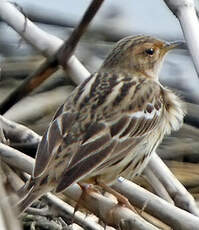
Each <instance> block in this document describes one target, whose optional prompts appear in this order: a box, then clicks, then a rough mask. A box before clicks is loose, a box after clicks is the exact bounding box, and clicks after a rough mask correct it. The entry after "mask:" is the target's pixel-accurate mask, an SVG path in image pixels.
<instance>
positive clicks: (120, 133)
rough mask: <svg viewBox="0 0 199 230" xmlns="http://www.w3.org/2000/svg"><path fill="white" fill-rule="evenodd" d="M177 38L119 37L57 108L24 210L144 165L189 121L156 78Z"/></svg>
mask: <svg viewBox="0 0 199 230" xmlns="http://www.w3.org/2000/svg"><path fill="white" fill-rule="evenodd" d="M179 44H180V43H167V42H164V41H160V40H157V39H155V38H152V37H149V36H130V37H126V38H124V39H122V40H120V41H119V42H118V43H117V44H116V46H115V47H114V48H113V50H112V51H111V53H110V54H109V55H108V57H107V58H106V59H105V61H104V63H103V65H102V66H101V68H100V69H99V71H98V72H96V73H94V74H92V75H91V76H90V77H89V78H88V79H86V80H85V81H84V82H83V83H82V84H81V85H79V86H78V87H77V88H76V89H75V90H74V91H73V92H72V94H71V95H70V96H69V97H68V98H67V100H66V102H65V103H64V104H63V105H62V106H61V107H60V108H59V109H58V111H57V112H56V114H55V116H54V119H53V120H52V122H51V123H50V125H49V128H48V130H47V131H46V133H45V135H44V136H43V138H42V141H41V143H40V145H39V148H38V151H37V155H36V163H35V168H34V172H33V175H32V177H31V180H30V181H29V182H28V184H27V185H26V189H27V191H28V192H27V194H26V196H25V197H24V198H23V199H22V200H21V201H20V202H19V204H18V207H19V210H21V211H23V210H25V209H26V208H27V207H28V206H29V205H30V204H31V203H32V202H33V201H34V200H35V199H38V198H39V197H40V196H42V195H43V194H45V193H47V192H49V191H54V192H55V193H59V192H62V191H64V190H65V189H66V188H67V187H68V186H70V185H71V184H73V183H75V182H79V183H80V184H82V183H83V184H84V183H86V184H98V185H105V186H106V185H107V186H108V185H110V184H111V183H113V182H114V181H115V180H116V179H117V178H118V177H120V176H122V177H124V178H133V176H135V175H136V174H140V173H141V172H142V170H143V169H144V167H145V166H146V164H147V162H148V161H149V159H150V156H151V154H152V153H153V152H154V151H155V149H156V148H157V146H158V144H159V143H160V142H161V141H162V139H163V137H164V135H165V134H169V133H170V132H171V131H172V130H178V129H179V128H180V127H181V126H182V123H183V117H184V114H185V109H184V104H183V102H182V101H181V100H180V99H179V98H178V97H177V96H176V95H175V94H174V93H173V92H172V91H171V90H169V89H167V88H165V87H163V86H162V85H161V84H160V82H159V80H158V72H159V70H160V67H161V64H162V62H163V58H164V57H165V54H166V53H167V52H168V51H169V50H171V49H173V48H175V47H177V46H178V45H179ZM174 77H175V76H174Z"/></svg>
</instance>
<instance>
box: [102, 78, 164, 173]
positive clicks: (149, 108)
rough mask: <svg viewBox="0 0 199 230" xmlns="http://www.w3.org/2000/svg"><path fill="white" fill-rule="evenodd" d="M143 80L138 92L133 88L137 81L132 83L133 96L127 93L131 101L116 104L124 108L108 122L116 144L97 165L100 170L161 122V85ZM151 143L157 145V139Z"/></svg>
mask: <svg viewBox="0 0 199 230" xmlns="http://www.w3.org/2000/svg"><path fill="white" fill-rule="evenodd" d="M146 83H147V84H142V87H141V88H140V89H141V90H142V92H140V93H138V91H136V87H137V86H138V87H139V85H135V89H134V90H133V92H132V95H133V94H134V96H133V97H130V98H131V102H127V105H128V106H126V107H125V108H121V106H120V105H118V108H121V109H122V110H123V111H126V112H124V115H123V116H120V117H119V118H118V119H116V120H115V121H110V122H109V127H110V132H111V136H112V138H113V139H114V140H116V143H117V145H116V147H115V149H114V152H113V153H112V154H111V156H110V158H109V159H108V161H105V162H104V163H103V164H101V165H100V166H99V167H98V169H99V170H100V169H102V168H103V167H107V166H108V165H114V164H116V163H117V162H119V161H120V160H122V159H123V158H124V157H125V155H126V154H127V153H128V152H129V151H133V148H135V147H136V145H138V144H139V143H140V142H142V140H143V139H144V138H145V137H146V136H147V135H150V133H152V132H153V131H154V130H157V129H158V128H159V127H160V122H164V121H163V119H164V118H163V116H164V102H163V98H162V89H161V86H160V85H159V84H157V83H153V82H152V81H147V82H146ZM124 100H125V98H124ZM129 105H130V106H129ZM131 105H133V106H131ZM150 144H153V146H156V144H157V143H150ZM146 151H147V149H146Z"/></svg>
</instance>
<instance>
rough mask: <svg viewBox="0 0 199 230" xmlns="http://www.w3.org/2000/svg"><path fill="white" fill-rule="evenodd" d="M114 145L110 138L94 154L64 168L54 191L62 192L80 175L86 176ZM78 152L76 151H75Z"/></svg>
mask: <svg viewBox="0 0 199 230" xmlns="http://www.w3.org/2000/svg"><path fill="white" fill-rule="evenodd" d="M114 146H115V141H114V140H111V139H110V141H109V142H108V145H105V146H104V147H103V148H100V150H99V151H97V152H95V154H91V155H88V156H87V157H85V158H83V159H82V160H79V161H77V162H76V164H73V165H72V167H69V168H67V169H66V171H65V172H64V173H63V175H62V177H61V178H60V180H59V182H58V186H57V188H56V191H55V192H62V191H63V190H64V189H66V188H67V187H68V186H70V185H71V184H73V183H74V182H76V181H77V180H78V181H79V180H80V179H81V178H82V177H86V176H87V175H88V174H89V173H90V172H92V171H93V170H95V169H96V167H97V166H98V165H100V164H102V163H103V161H104V160H105V159H106V158H107V157H108V156H109V155H110V154H111V153H112V151H113V149H114ZM77 154H78V153H77Z"/></svg>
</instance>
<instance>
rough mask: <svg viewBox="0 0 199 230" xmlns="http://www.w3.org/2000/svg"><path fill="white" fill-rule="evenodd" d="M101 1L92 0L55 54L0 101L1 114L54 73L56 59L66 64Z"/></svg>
mask: <svg viewBox="0 0 199 230" xmlns="http://www.w3.org/2000/svg"><path fill="white" fill-rule="evenodd" d="M103 1H104V0H93V1H92V3H91V4H90V5H89V7H88V10H87V11H86V13H85V14H84V16H83V18H82V20H81V21H80V23H79V25H78V26H77V28H76V29H75V30H74V31H73V33H72V34H71V36H70V37H69V39H68V40H67V41H66V42H65V43H64V44H63V45H62V46H61V48H60V49H59V50H58V51H57V52H56V54H55V55H54V56H52V57H49V58H48V59H47V60H46V61H45V62H44V63H43V64H41V66H40V67H39V68H38V69H37V70H36V71H35V72H33V73H32V74H31V75H30V76H28V77H27V78H26V80H25V81H24V82H23V83H22V84H21V85H20V86H19V87H17V88H16V89H15V90H14V91H13V92H12V93H11V94H10V95H9V96H8V97H7V98H6V99H5V100H4V101H3V102H2V103H1V105H0V113H1V114H4V113H5V112H6V111H7V110H8V109H9V108H10V107H12V106H13V105H14V104H16V103H17V102H18V101H19V100H20V99H22V98H23V97H25V96H26V95H27V94H29V93H30V92H31V91H32V90H33V89H35V88H36V87H38V86H39V85H40V84H41V83H42V82H43V81H45V80H46V79H47V78H48V77H49V76H50V75H51V74H52V73H54V72H55V71H56V70H57V69H58V64H59V63H58V61H60V62H61V63H60V64H63V65H64V67H65V66H66V63H67V62H68V60H69V58H70V57H71V56H72V54H73V52H74V49H75V47H76V46H77V43H78V42H79V40H80V38H81V36H82V35H83V33H84V32H85V30H86V28H87V27H88V25H89V23H90V22H91V20H92V19H93V17H94V16H95V14H96V13H97V11H98V9H99V8H100V6H101V5H102V3H103ZM63 60H64V61H63Z"/></svg>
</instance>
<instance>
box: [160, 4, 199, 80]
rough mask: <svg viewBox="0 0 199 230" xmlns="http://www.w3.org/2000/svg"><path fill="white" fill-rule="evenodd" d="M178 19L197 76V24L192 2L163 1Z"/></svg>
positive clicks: (198, 53) (198, 68) (198, 23)
mask: <svg viewBox="0 0 199 230" xmlns="http://www.w3.org/2000/svg"><path fill="white" fill-rule="evenodd" d="M164 2H165V3H166V4H167V6H168V7H169V9H170V10H171V11H172V12H173V13H174V14H175V16H176V17H177V18H178V20H179V22H180V25H181V28H182V31H183V33H184V37H185V40H186V41H187V43H188V48H189V51H190V53H191V56H192V59H193V63H194V65H195V69H196V71H197V73H198V76H199V41H198V38H199V22H198V18H197V15H196V11H195V5H194V0H175V1H174V0H164Z"/></svg>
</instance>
